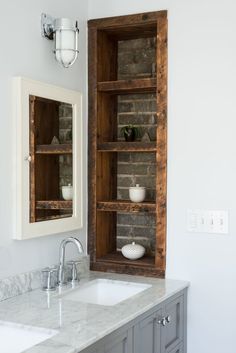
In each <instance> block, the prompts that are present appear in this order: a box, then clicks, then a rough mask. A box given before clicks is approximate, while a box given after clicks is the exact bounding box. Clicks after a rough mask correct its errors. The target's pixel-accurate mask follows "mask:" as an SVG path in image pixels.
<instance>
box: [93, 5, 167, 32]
mask: <svg viewBox="0 0 236 353" xmlns="http://www.w3.org/2000/svg"><path fill="white" fill-rule="evenodd" d="M162 17H164V18H166V17H167V11H166V10H163V11H155V12H144V13H139V14H133V15H125V16H116V17H105V18H98V19H92V20H89V21H88V26H89V28H91V27H94V28H95V29H97V30H99V29H100V30H101V29H103V30H104V31H107V30H109V29H113V30H114V29H116V28H117V32H118V33H120V32H122V28H125V29H127V31H128V32H131V33H132V32H135V33H137V32H138V31H137V27H138V26H142V27H143V29H144V30H145V28H148V26H149V25H150V24H153V27H152V28H153V31H154V32H155V31H156V28H154V27H155V26H156V22H157V19H158V18H162ZM137 34H138V36H139V35H140V33H139V32H138V33H137ZM152 34H153V32H152Z"/></svg>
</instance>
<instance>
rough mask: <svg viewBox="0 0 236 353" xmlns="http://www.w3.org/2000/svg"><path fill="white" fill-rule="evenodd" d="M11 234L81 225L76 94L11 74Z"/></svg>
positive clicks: (22, 236) (78, 99)
mask: <svg viewBox="0 0 236 353" xmlns="http://www.w3.org/2000/svg"><path fill="white" fill-rule="evenodd" d="M13 81H14V101H13V105H14V107H15V114H14V115H15V122H16V124H15V126H16V168H15V169H16V185H17V190H16V222H15V224H16V227H15V232H14V233H15V235H14V237H15V238H16V239H25V238H31V237H36V236H42V235H48V234H53V233H59V232H65V231H70V230H74V229H77V228H81V227H82V185H81V183H82V130H81V129H82V126H81V108H82V107H81V94H80V93H79V92H75V91H71V90H68V89H64V88H61V87H56V86H52V85H48V84H45V83H41V82H36V81H32V80H29V79H25V78H14V80H13Z"/></svg>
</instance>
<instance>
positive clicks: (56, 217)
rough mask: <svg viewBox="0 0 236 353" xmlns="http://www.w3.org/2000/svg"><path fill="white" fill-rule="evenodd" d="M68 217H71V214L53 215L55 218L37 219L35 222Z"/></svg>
mask: <svg viewBox="0 0 236 353" xmlns="http://www.w3.org/2000/svg"><path fill="white" fill-rule="evenodd" d="M68 217H72V213H68V214H60V215H55V216H44V217H37V218H36V222H43V221H52V220H56V219H62V218H68Z"/></svg>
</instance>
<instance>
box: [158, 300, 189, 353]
mask: <svg viewBox="0 0 236 353" xmlns="http://www.w3.org/2000/svg"><path fill="white" fill-rule="evenodd" d="M164 315H165V317H166V318H167V317H169V320H170V322H169V323H167V324H166V326H165V327H164V328H163V332H162V353H169V352H171V353H172V349H174V347H176V345H178V344H180V342H181V341H182V340H183V328H184V305H183V296H181V297H178V298H177V299H175V300H173V301H172V302H169V303H167V304H166V305H165V307H164Z"/></svg>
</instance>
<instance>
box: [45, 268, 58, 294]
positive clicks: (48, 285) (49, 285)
mask: <svg viewBox="0 0 236 353" xmlns="http://www.w3.org/2000/svg"><path fill="white" fill-rule="evenodd" d="M42 282H43V285H42V289H43V290H45V291H53V290H55V289H56V286H57V268H56V267H53V268H49V267H46V268H44V269H43V270H42Z"/></svg>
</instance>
